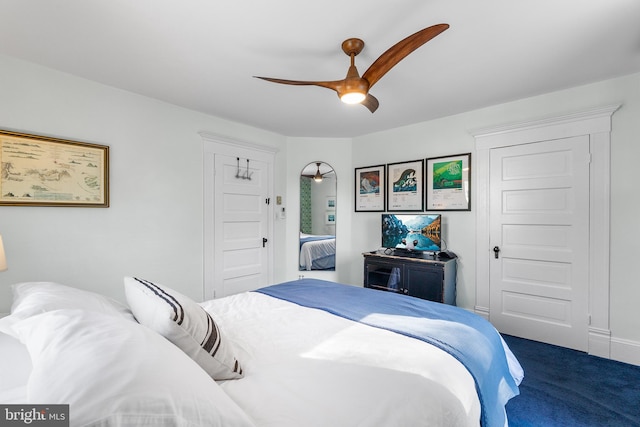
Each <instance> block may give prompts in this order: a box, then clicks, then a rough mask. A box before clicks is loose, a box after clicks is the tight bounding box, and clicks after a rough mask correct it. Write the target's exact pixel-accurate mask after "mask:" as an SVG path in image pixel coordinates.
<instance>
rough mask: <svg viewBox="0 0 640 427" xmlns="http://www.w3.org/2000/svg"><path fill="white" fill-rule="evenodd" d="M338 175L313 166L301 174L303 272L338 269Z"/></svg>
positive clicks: (300, 263) (321, 164) (324, 166)
mask: <svg viewBox="0 0 640 427" xmlns="http://www.w3.org/2000/svg"><path fill="white" fill-rule="evenodd" d="M337 188H338V183H337V179H336V172H335V171H334V170H333V168H332V167H331V166H330V165H328V164H327V163H324V162H312V163H309V164H308V165H307V166H305V167H304V169H302V172H301V173H300V254H299V261H298V266H299V270H300V271H310V270H328V271H333V270H335V269H336V218H337V216H336V212H337V211H336V208H337V206H336V195H337Z"/></svg>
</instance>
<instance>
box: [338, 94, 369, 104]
mask: <svg viewBox="0 0 640 427" xmlns="http://www.w3.org/2000/svg"><path fill="white" fill-rule="evenodd" d="M366 97H367V95H365V94H364V93H362V92H347V93H345V94H343V95H341V96H340V100H341V101H342V102H344V103H345V104H360V103H361V102H362V101H364V99H365V98H366Z"/></svg>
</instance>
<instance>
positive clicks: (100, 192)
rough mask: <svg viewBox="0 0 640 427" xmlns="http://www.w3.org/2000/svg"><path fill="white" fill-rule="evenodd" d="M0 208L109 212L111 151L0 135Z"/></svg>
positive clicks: (33, 137) (26, 136) (13, 134)
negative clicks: (61, 208) (24, 207)
mask: <svg viewBox="0 0 640 427" xmlns="http://www.w3.org/2000/svg"><path fill="white" fill-rule="evenodd" d="M0 162H1V164H2V174H1V175H0V206H2V205H4V206H82V207H100V208H106V207H109V147H108V146H105V145H97V144H89V143H84V142H75V141H68V140H64V139H58V138H51V137H45V136H37V135H29V134H23V133H16V132H9V131H3V130H0Z"/></svg>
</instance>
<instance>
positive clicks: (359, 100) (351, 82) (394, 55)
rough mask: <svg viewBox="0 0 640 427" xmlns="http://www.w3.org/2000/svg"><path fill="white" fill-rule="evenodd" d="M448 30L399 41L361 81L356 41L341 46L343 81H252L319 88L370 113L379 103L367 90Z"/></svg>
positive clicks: (431, 30)
mask: <svg viewBox="0 0 640 427" xmlns="http://www.w3.org/2000/svg"><path fill="white" fill-rule="evenodd" d="M447 28H449V25H448V24H437V25H433V26H431V27H427V28H425V29H423V30H420V31H418V32H416V33H414V34H412V35H410V36H409V37H407V38H405V39H403V40H401V41H399V42H398V43H396V44H395V45H393V46H392V47H390V48H389V49H388V50H387V51H386V52H384V53H383V54H382V55H380V57H379V58H378V59H376V60H375V61H374V62H373V64H371V66H370V67H369V68H368V69H367V71H365V72H364V74H363V75H362V77H360V74H359V73H358V70H357V68H356V66H355V57H356V56H357V55H358V54H359V53H360V52H362V49H363V48H364V42H363V41H362V40H360V39H357V38H351V39H347V40H345V41H344V42H342V50H343V52H344V53H345V54H347V55H348V56H349V57H350V58H351V66H349V70H348V71H347V76H346V77H345V78H344V79H342V80H332V81H301V80H285V79H275V78H271V77H260V76H254V77H255V78H258V79H262V80H266V81H269V82H273V83H281V84H287V85H297V86H320V87H325V88H327V89H332V90H334V91H336V93H337V94H338V97H340V100H342V102H344V103H346V104H362V105H364V106H365V107H367V108H368V109H369V111H371V112H372V113H373V112H374V111H376V110H377V109H378V105H379V104H380V103H379V102H378V100H377V99H376V98H375V97H374V96H373V95H371V94H370V93H369V90H370V89H371V88H372V87H373V85H375V84H376V83H377V82H378V80H380V79H381V78H382V76H384V75H385V74H386V73H387V72H388V71H389V70H390V69H392V68H393V67H394V66H395V65H396V64H397V63H398V62H400V61H402V60H403V59H404V58H406V57H407V56H408V55H409V54H410V53H411V52H413V51H414V50H416V49H418V48H419V47H420V46H422V45H423V44H425V43H426V42H428V41H429V40H431V39H432V38H434V37H436V36H437V35H438V34H440V33H442V32H443V31H445V30H446V29H447Z"/></svg>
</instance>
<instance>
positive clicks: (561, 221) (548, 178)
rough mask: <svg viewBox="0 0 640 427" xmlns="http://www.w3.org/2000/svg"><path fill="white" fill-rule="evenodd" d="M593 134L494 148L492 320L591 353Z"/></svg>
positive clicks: (510, 329) (529, 335) (520, 332)
mask: <svg viewBox="0 0 640 427" xmlns="http://www.w3.org/2000/svg"><path fill="white" fill-rule="evenodd" d="M589 159H590V155H589V137H588V136H580V137H574V138H566V139H561V140H553V141H544V142H537V143H531V144H524V145H518V146H512V147H505V148H496V149H493V150H491V154H490V170H491V172H490V193H491V196H490V215H489V218H490V240H491V247H492V248H493V249H494V250H495V252H497V254H495V253H494V252H493V251H492V260H491V263H490V267H489V269H490V287H491V292H490V304H491V311H490V320H491V322H492V323H493V324H494V325H495V326H496V328H497V329H498V330H499V331H501V332H504V333H506V334H510V335H516V336H519V337H524V338H529V339H533V340H537V341H542V342H547V343H550V344H556V345H561V346H564V347H569V348H574V349H577V350H582V351H586V350H587V347H588V324H589V313H588V289H589V287H588V286H589V281H588V279H589V276H588V274H589V268H588V266H589V264H588V261H589Z"/></svg>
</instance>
